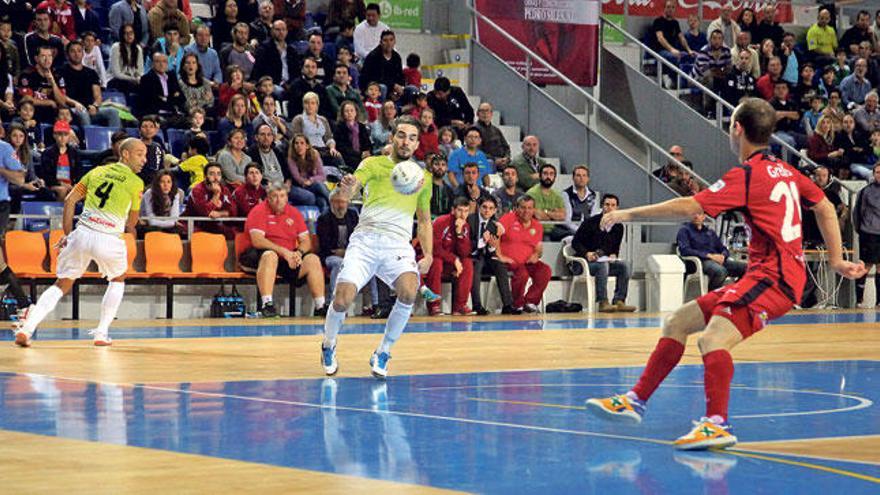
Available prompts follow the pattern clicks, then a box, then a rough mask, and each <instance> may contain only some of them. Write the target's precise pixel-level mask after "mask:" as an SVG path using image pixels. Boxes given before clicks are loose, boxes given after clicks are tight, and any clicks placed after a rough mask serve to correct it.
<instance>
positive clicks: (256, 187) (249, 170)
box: [232, 162, 266, 217]
mask: <svg viewBox="0 0 880 495" xmlns="http://www.w3.org/2000/svg"><path fill="white" fill-rule="evenodd" d="M264 199H266V190H265V189H263V171H262V170H260V166H259V165H257V164H256V163H254V162H251V163H248V164H247V166H246V167H245V168H244V184H242V185H240V186H238V187H236V188H235V191H232V203H233V204H235V211H236V215H238V216H240V217H246V216H248V213H250V212H251V210H252V209H253V208H254V206H257V203H259V202H260V201H262V200H264Z"/></svg>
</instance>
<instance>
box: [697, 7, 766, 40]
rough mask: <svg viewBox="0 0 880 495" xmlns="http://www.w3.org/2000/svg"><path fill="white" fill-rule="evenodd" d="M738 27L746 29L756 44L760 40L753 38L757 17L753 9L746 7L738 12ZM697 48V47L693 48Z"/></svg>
mask: <svg viewBox="0 0 880 495" xmlns="http://www.w3.org/2000/svg"><path fill="white" fill-rule="evenodd" d="M738 24H739V28H740V29H741V30H743V31H747V32H749V33H750V34H751V35H752V43H755V44H758V43H760V42H761V41H762V40H756V39H755V33H756V28H757V27H758V18H757V17H755V11H754V10H752V9H750V8H748V7H746V8H744V9H742V11H740V13H739V23H738ZM694 50H697V48H694Z"/></svg>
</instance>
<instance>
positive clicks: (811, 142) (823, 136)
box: [807, 116, 844, 171]
mask: <svg viewBox="0 0 880 495" xmlns="http://www.w3.org/2000/svg"><path fill="white" fill-rule="evenodd" d="M834 135H835V132H834V128H833V127H831V119H830V118H828V117H826V116H822V117H819V122H817V123H816V131H815V132H813V135H812V136H810V137H809V138H808V139H807V156H808V157H809V158H810V160H813V161H814V162H816V163H818V164H820V165H825V166H826V167H828V168H829V169H831V170H835V171H836V170H838V169H840V167H841V166H843V153H844V152H843V150H842V149H838V148H835V147H834V137H835V136H834Z"/></svg>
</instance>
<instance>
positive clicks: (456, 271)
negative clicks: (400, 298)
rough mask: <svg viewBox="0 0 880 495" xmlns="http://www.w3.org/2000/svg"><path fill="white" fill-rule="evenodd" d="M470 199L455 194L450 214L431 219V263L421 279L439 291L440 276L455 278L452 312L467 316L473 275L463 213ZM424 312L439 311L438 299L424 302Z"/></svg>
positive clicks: (469, 241)
mask: <svg viewBox="0 0 880 495" xmlns="http://www.w3.org/2000/svg"><path fill="white" fill-rule="evenodd" d="M470 205H471V202H470V200H469V199H468V198H465V197H463V196H459V197H457V198H455V201H454V202H453V203H452V213H447V214H446V215H442V216H439V217H437V219H436V220H434V262H433V263H431V269H430V270H429V271H428V276H427V280H426V281H425V283H426V285H427V286H428V288H429V289H431V290H432V291H433V292H434V293H435V294H439V293H440V279H441V277H442V276H443V274H444V273H446V274H451V275H452V276H453V277H455V278H456V279H457V282H456V284H455V285H456V287H455V300H454V301H452V314H454V315H469V314H471V310H470V308H468V307H467V300H468V296H470V294H471V284H472V283H473V278H474V264H473V260H471V233H470V228H469V227H468V223H467V216H468V212H469V210H470ZM428 314H430V315H431V316H435V315H438V314H440V301H436V302H430V303H428Z"/></svg>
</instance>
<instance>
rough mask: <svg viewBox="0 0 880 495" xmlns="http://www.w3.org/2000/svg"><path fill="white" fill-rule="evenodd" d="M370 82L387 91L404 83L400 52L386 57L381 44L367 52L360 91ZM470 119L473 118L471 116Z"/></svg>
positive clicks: (359, 81)
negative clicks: (380, 85)
mask: <svg viewBox="0 0 880 495" xmlns="http://www.w3.org/2000/svg"><path fill="white" fill-rule="evenodd" d="M330 74H333V72H330ZM371 82H377V83H379V84H384V85H385V86H387V87H388V91H389V93H390V92H391V89H392V88H393V87H394V85H395V84H399V85H401V86H403V85H404V84H406V82H405V80H404V78H403V59H401V58H400V54H399V53H397V51H396V50H395V51H394V52H392V53H391V59H386V58H385V55H383V54H382V45H379V46H377V47H376V48H373V51H371V52H370V53H368V54H367V57H366V58H365V59H364V68H363V70H362V71H361V75H360V79H359V80H358V84H360V87H361V91H366V90H367V85H368V84H370V83H371ZM471 119H472V120H473V117H471Z"/></svg>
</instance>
